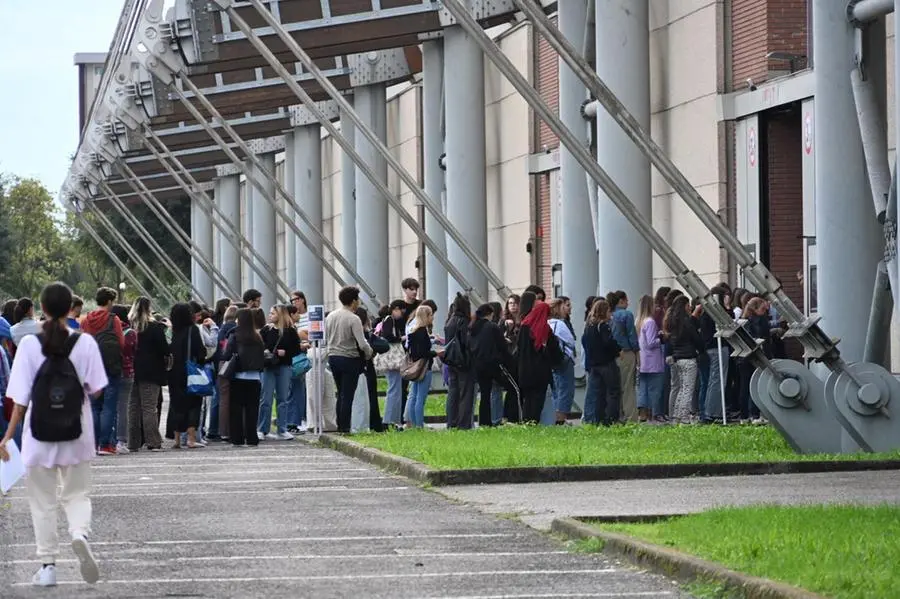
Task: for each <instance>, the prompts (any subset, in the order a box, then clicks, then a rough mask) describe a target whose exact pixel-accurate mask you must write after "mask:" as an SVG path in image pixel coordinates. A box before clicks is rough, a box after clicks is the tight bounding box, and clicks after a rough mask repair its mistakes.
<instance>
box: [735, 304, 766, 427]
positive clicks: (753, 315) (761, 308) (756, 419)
mask: <svg viewBox="0 0 900 599" xmlns="http://www.w3.org/2000/svg"><path fill="white" fill-rule="evenodd" d="M742 316H743V318H745V319H746V320H747V324H746V327H747V330H748V331H749V332H750V334H751V335H753V338H754V339H761V340H762V342H763V344H762V350H763V354H765V356H766V357H767V358H769V359H771V358H772V332H771V324H770V322H769V306H768V304H767V303H766V300H764V299H762V298H760V297H754V298H751V299H750V301H748V302H747V304H746V305H745V306H744V311H743V314H742ZM754 370H756V367H755V366H754V365H753V363H752V362H750V361H749V360H747V359H746V358H738V376H739V382H740V390H739V393H740V395H739V397H740V405H741V419H742V420H746V419H748V418H749V419H751V421H752V422H753V423H754V424H764V423H765V420H763V419H762V418H761V417H760V413H759V407H758V406H757V405H756V403H755V402H754V401H753V398H752V397H751V396H750V377H752V376H753V371H754Z"/></svg>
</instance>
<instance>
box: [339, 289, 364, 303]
mask: <svg viewBox="0 0 900 599" xmlns="http://www.w3.org/2000/svg"><path fill="white" fill-rule="evenodd" d="M338 299H339V300H340V301H341V305H342V306H349V305H351V304H352V303H353V302H355V301H356V300H358V299H359V287H355V286H353V285H350V286H348V287H344V288H342V289H341V290H340V291H338Z"/></svg>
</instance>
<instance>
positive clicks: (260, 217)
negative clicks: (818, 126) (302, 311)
mask: <svg viewBox="0 0 900 599" xmlns="http://www.w3.org/2000/svg"><path fill="white" fill-rule="evenodd" d="M259 160H260V162H262V165H263V168H264V171H260V170H258V169H257V168H256V167H253V168H252V174H253V176H254V177H255V178H256V179H257V180H258V181H260V182H262V184H263V186H264V187H265V188H266V191H267V192H268V193H270V194H272V196H273V197H275V182H274V180H273V179H272V178H270V177H274V176H275V154H274V153H269V154H260V155H259ZM247 190H248V192H249V194H250V195H249V197H250V202H251V204H252V210H251V214H252V227H253V235H252V237H251V238H250V240H251V241H252V242H253V246H254V247H255V248H256V251H258V252H259V255H260V256H261V257H262V259H263V260H265V261H266V263H268V264H270V265H272V264H275V208H273V207H272V205H271V204H270V203H269V202H268V200H266V198H265V197H264V196H263V195H262V194H261V193H260V192H259V190H257V189H256V187H254V186H253V185H252V184H250V183H249V182H248V187H247ZM253 281H254V283H255V285H254V287H255V288H256V289H258V290H259V291H260V292H261V293H262V301H263V308H264V309H268V307H269V306H272V305H274V304H276V303H278V302H279V301H285V300H286V299H287V298H279V297H278V293H277V290H276V289H274V288H273V287H272V286H271V285H270V284H268V283H266V282H265V281H263V280H262V279H261V278H260V277H259V276H254V277H253Z"/></svg>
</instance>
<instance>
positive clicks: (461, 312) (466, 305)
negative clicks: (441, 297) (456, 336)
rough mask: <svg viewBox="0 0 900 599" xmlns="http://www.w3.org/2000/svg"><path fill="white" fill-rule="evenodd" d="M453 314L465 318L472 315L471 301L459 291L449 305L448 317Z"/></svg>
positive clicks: (451, 316)
mask: <svg viewBox="0 0 900 599" xmlns="http://www.w3.org/2000/svg"><path fill="white" fill-rule="evenodd" d="M454 316H462V317H463V318H465V319H466V320H468V319H469V318H471V316H472V302H470V301H469V298H468V297H467V296H465V295H463V294H462V293H459V292H457V294H456V299H454V300H453V305H452V306H450V314H449V317H450V318H453V317H454Z"/></svg>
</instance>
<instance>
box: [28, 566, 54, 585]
mask: <svg viewBox="0 0 900 599" xmlns="http://www.w3.org/2000/svg"><path fill="white" fill-rule="evenodd" d="M31 584H33V585H34V586H36V587H55V586H56V566H41V569H40V570H38V571H37V572H35V573H34V576H32V577H31Z"/></svg>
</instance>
